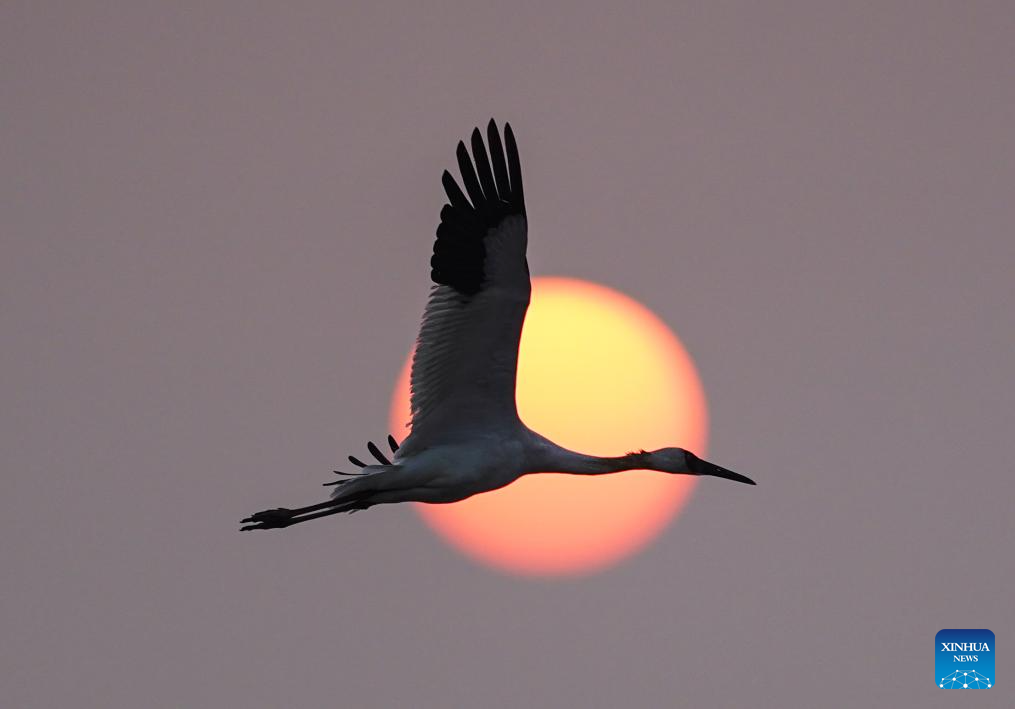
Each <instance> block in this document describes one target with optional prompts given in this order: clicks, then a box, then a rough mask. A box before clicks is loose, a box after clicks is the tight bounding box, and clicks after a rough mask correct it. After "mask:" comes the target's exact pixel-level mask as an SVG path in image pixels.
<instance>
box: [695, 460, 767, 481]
mask: <svg viewBox="0 0 1015 709" xmlns="http://www.w3.org/2000/svg"><path fill="white" fill-rule="evenodd" d="M688 467H690V469H691V472H692V473H694V474H695V475H712V476H714V477H717V478H726V479H727V480H736V481H737V482H738V483H746V484H748V485H756V484H757V483H755V482H754V481H753V480H751V479H750V478H749V477H747V476H746V475H741V474H740V473H734V472H733V471H732V470H727V469H726V468H723V467H721V466H719V465H716V464H715V463H709V462H708V461H707V460H702V459H701V458H697V457H695V458H693V459H691V460H690V461H689V462H688Z"/></svg>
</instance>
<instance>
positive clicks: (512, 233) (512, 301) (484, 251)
mask: <svg viewBox="0 0 1015 709" xmlns="http://www.w3.org/2000/svg"><path fill="white" fill-rule="evenodd" d="M487 142H488V143H489V146H490V153H489V157H488V156H487V150H486V146H484V144H483V137H482V134H481V133H480V131H479V129H478V128H476V129H475V130H473V132H472V157H471V158H470V156H469V151H468V150H467V149H466V147H465V144H464V142H459V143H458V152H457V155H458V167H459V169H460V171H461V175H462V181H463V182H464V184H465V190H466V192H467V193H468V197H466V195H465V194H463V192H462V190H461V188H460V187H459V186H458V183H456V182H455V179H454V178H453V177H452V176H451V174H450V173H449V172H447V171H446V170H445V171H444V175H443V177H442V180H443V183H444V190H445V191H446V192H447V195H448V201H449V204H445V205H444V207H443V209H441V223H440V225H439V226H438V227H437V241H436V242H435V243H434V249H433V257H432V258H431V259H430V265H431V267H432V270H431V271H430V277H431V278H432V279H433V282H434V283H435V285H434V286H433V287H432V288H431V290H430V299H429V301H428V302H427V305H426V309H425V310H424V312H423V322H422V326H421V327H420V331H419V337H418V338H417V340H416V350H415V354H414V355H413V358H412V376H411V379H410V391H411V408H412V428H411V432H410V434H409V437H408V438H406V439H405V441H404V442H403V444H402V446H401V447H399V446H398V445H397V444H396V442H395V439H394V438H392V437H391V436H388V443H389V445H390V447H391V450H392V453H393V454H394V456H393V460H390V461H389V460H388V459H387V458H386V457H385V456H384V454H382V453H381V451H380V450H379V449H378V448H377V447H376V446H375V445H374V444H373V443H372V442H371V443H369V444H368V447H369V450H370V452H371V454H372V455H373V456H374V457H375V458H376V459H377V461H378V464H377V465H365V464H364V463H363V462H361V461H360V460H358V459H356V458H354V457H353V456H349V460H350V461H351V462H352V463H353V464H355V465H357V466H358V467H360V468H362V471H361V472H360V473H356V474H352V475H354V477H350V478H348V479H344V480H340V481H337V482H335V483H325V484H333V485H337V487H336V488H335V491H334V492H333V493H332V495H331V499H329V500H328V501H326V502H321V503H319V504H316V505H309V506H307V507H299V508H295V509H287V508H276V509H271V510H265V511H263V512H258V513H256V514H254V515H251V516H250V517H247V518H246V519H244V520H243V523H245V524H246V525H247V526H245V527H243V528H242V529H244V530H247V529H276V528H281V527H288V526H291V525H294V524H299V523H300V522H306V521H307V520H311V519H316V518H318V517H324V516H327V515H333V514H337V513H339V512H353V511H356V510H363V509H366V508H368V507H372V506H373V505H381V504H385V503H391V502H409V501H416V502H431V503H446V502H457V501H458V500H464V499H465V498H467V497H471V496H472V495H476V494H478V493H481V492H487V491H489V490H496V489H498V488H501V487H504V486H505V485H509V484H510V483H512V482H514V481H515V480H517V479H518V478H520V477H521V476H523V475H527V474H530V473H571V474H575V475H604V474H607V473H615V472H619V471H622V470H632V469H648V470H658V471H661V472H664V473H673V474H676V475H713V476H716V477H720V478H726V479H727V480H736V481H738V482H742V483H747V484H749V485H754V481H753V480H751V479H750V478H747V477H745V476H743V475H739V474H737V473H734V472H733V471H731V470H727V469H725V468H722V467H719V466H718V465H714V464H712V463H709V462H707V461H704V460H702V459H700V458H698V457H697V456H695V455H694V454H693V453H691V452H689V451H686V450H684V449H682V448H662V449H660V450H655V451H644V450H643V451H640V452H636V453H628V454H627V455H622V456H619V457H615V458H609V457H607V458H601V457H597V456H591V455H584V454H582V453H576V452H574V451H570V450H567V449H566V448H562V447H561V446H558V445H557V444H555V443H553V442H552V441H550V440H548V439H547V438H544V437H543V436H541V435H539V434H538V433H536V432H535V431H532V430H531V429H529V428H528V427H527V426H526V425H525V424H523V423H522V422H521V420H520V419H519V418H518V411H517V409H516V407H515V374H516V370H517V365H518V343H519V339H520V337H521V333H522V322H523V321H524V320H525V311H526V310H527V309H528V307H529V294H530V291H531V286H530V283H529V267H528V264H527V263H526V260H525V248H526V243H527V222H526V217H525V196H524V193H523V191H522V173H521V165H520V163H519V160H518V147H517V146H516V144H515V138H514V134H513V133H512V131H511V126H510V125H509V124H505V126H504V143H503V145H502V144H501V139H500V133H499V132H498V130H497V126H496V124H495V123H494V121H493V120H491V121H490V123H489V125H488V127H487ZM473 161H475V166H474V165H473ZM336 472H338V471H336ZM339 474H343V475H347V474H346V473H339Z"/></svg>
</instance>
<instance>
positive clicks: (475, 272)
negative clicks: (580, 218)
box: [430, 118, 525, 295]
mask: <svg viewBox="0 0 1015 709" xmlns="http://www.w3.org/2000/svg"><path fill="white" fill-rule="evenodd" d="M504 125H505V133H504V142H505V143H506V147H507V150H506V151H505V149H504V148H505V146H504V145H502V144H501V141H500V135H499V132H498V131H497V123H496V121H495V120H494V119H493V118H491V119H490V121H489V123H488V124H487V130H488V136H487V140H486V143H484V140H483V133H482V131H481V130H480V129H479V127H478V126H477V127H474V128H473V130H472V132H471V134H470V139H469V140H470V142H471V144H472V154H470V152H469V148H468V146H467V145H466V142H465V141H464V140H460V141H458V146H457V148H456V149H455V155H456V157H457V161H458V168H459V171H460V173H461V183H459V182H458V181H457V180H456V179H455V177H454V176H453V175H452V174H451V172H450V171H448V170H445V171H444V172H443V173H442V174H441V182H442V183H443V185H444V191H445V192H446V193H447V196H448V202H449V204H446V205H444V207H443V208H442V209H441V214H440V217H441V223H440V225H439V226H438V227H437V241H436V243H435V244H434V251H433V257H432V258H431V259H430V265H431V271H430V277H431V279H433V281H434V282H435V283H437V284H440V285H447V286H450V287H452V288H454V289H455V290H457V291H458V292H460V293H462V294H464V295H475V294H476V293H478V292H479V291H480V289H481V288H482V283H483V279H484V269H483V265H484V261H485V259H486V247H485V244H484V237H485V236H486V234H487V232H488V231H489V230H490V229H492V228H495V227H496V226H497V225H498V224H500V223H501V222H502V221H503V220H504V219H505V218H507V217H509V216H514V215H521V216H524V215H525V201H524V197H523V193H522V189H521V166H520V163H519V160H518V148H517V146H516V145H515V139H514V133H513V132H512V131H511V128H510V125H509V124H507V123H505V124H504ZM487 143H488V145H487ZM460 184H461V186H459V185H460ZM463 187H464V190H463Z"/></svg>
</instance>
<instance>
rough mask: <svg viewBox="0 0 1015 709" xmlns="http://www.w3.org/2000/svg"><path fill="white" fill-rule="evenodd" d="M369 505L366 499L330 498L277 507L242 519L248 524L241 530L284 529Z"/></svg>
mask: <svg viewBox="0 0 1015 709" xmlns="http://www.w3.org/2000/svg"><path fill="white" fill-rule="evenodd" d="M368 507H370V503H369V502H366V501H365V500H362V501H349V500H341V501H339V500H328V501H327V502H321V503H318V504H316V505H309V506H307V507H297V508H296V509H289V508H287V507H277V508H275V509H271V510H264V511H262V512H255V513H254V514H252V515H251V516H250V517H247V518H246V519H243V520H241V523H243V524H246V526H244V527H240V531H241V532H245V531H247V530H251V529H284V528H285V527H291V526H292V525H294V524H299V523H300V522H307V521H309V520H312V519H317V518H318V517H327V516H329V515H334V514H338V513H339V512H355V511H356V510H365V509H366V508H368ZM248 523H249V524H248Z"/></svg>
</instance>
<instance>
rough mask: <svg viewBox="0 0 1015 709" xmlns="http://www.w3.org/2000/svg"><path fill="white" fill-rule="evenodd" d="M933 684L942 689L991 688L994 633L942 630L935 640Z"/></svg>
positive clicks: (992, 683)
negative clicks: (934, 674)
mask: <svg viewBox="0 0 1015 709" xmlns="http://www.w3.org/2000/svg"><path fill="white" fill-rule="evenodd" d="M934 645H935V652H934V672H935V673H936V676H935V677H934V680H935V682H934V683H935V684H936V685H937V686H938V687H941V688H942V689H989V688H990V687H993V686H994V633H992V632H990V631H989V630H942V631H940V632H939V633H938V634H937V636H936V637H935V638H934Z"/></svg>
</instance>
